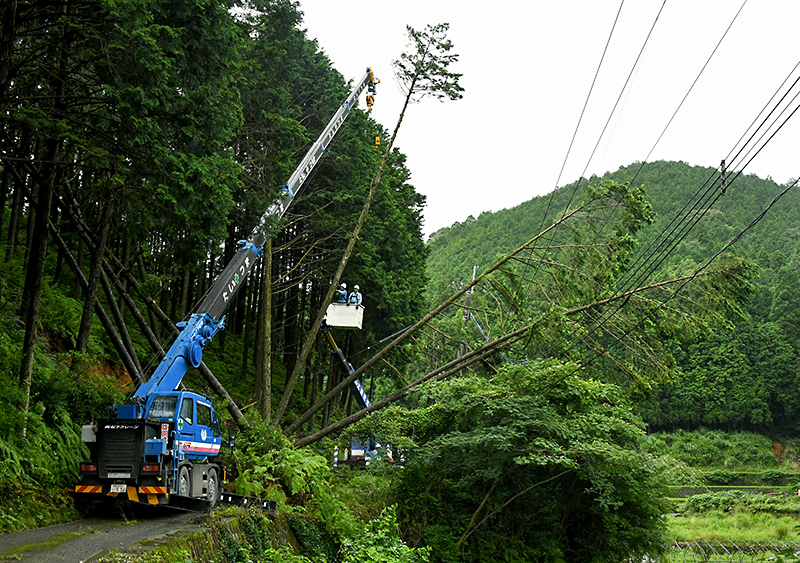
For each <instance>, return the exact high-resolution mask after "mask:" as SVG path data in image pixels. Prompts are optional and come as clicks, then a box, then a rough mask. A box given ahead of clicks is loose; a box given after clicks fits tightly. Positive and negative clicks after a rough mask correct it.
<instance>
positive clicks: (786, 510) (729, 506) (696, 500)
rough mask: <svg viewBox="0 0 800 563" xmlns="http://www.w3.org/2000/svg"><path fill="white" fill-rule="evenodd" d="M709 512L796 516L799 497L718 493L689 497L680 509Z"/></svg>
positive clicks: (791, 495) (691, 511)
mask: <svg viewBox="0 0 800 563" xmlns="http://www.w3.org/2000/svg"><path fill="white" fill-rule="evenodd" d="M711 511H719V512H731V511H736V512H751V513H756V512H765V513H769V514H796V513H797V512H799V511H800V497H798V496H797V495H796V494H794V492H792V493H789V494H776V495H760V494H749V493H746V492H743V491H739V490H731V491H719V492H714V493H703V494H699V495H694V496H691V497H689V498H688V499H686V501H685V503H684V504H683V506H682V507H681V512H683V513H686V514H707V513H709V512H711Z"/></svg>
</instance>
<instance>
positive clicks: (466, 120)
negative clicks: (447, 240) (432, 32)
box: [300, 0, 800, 237]
mask: <svg viewBox="0 0 800 563" xmlns="http://www.w3.org/2000/svg"><path fill="white" fill-rule="evenodd" d="M742 3H743V2H742V0H667V1H666V2H664V1H663V0H657V1H656V0H636V1H632V0H628V2H626V3H625V4H624V5H623V6H622V10H621V12H619V8H620V2H619V1H616V0H615V1H610V0H564V1H553V0H548V1H540V0H527V1H523V0H515V1H510V0H509V1H502V0H498V1H495V2H492V3H488V2H477V1H476V0H453V1H451V0H424V1H423V0H394V1H392V2H389V1H385V0H373V1H371V2H363V1H355V2H353V1H351V2H332V1H331V0H300V9H301V10H302V11H303V13H304V14H305V16H304V23H303V27H304V28H305V29H306V30H307V34H308V37H309V38H312V39H317V41H318V43H319V46H320V48H321V49H322V50H323V51H324V52H325V53H326V54H327V55H328V57H330V59H331V61H332V63H333V66H334V68H336V69H337V70H338V71H339V72H341V73H342V74H343V75H344V76H345V78H346V79H354V80H355V79H359V78H360V77H361V76H362V75H363V73H364V70H365V68H366V67H367V66H371V67H372V68H373V69H374V70H375V74H376V76H377V77H379V78H380V79H381V84H380V85H379V87H378V95H377V97H376V103H375V108H374V110H373V113H372V115H373V117H374V118H375V119H376V120H377V121H378V122H380V123H381V124H382V125H383V126H384V127H386V128H387V129H388V130H389V131H391V130H392V129H393V128H394V126H395V123H396V121H397V117H398V115H399V112H400V109H401V107H402V101H403V96H402V94H401V93H400V91H399V90H398V87H397V85H396V82H395V80H394V75H393V73H392V67H391V61H392V60H393V59H397V58H399V56H400V54H401V53H402V52H403V51H404V50H405V47H406V44H407V41H408V40H407V36H406V25H410V26H412V27H413V28H415V29H422V28H424V27H425V25H427V24H438V23H443V22H446V23H449V24H450V31H449V33H448V37H449V38H450V39H451V40H452V41H453V43H454V52H456V53H458V54H459V56H460V59H459V61H458V63H456V64H455V65H453V66H452V67H451V70H453V71H455V72H459V73H462V74H463V77H462V78H461V81H460V84H461V85H462V87H463V88H464V90H465V92H464V98H463V99H462V100H459V101H455V102H452V101H448V102H444V103H440V102H438V101H436V100H435V99H425V100H423V101H422V102H421V103H419V104H416V105H414V106H412V107H411V108H410V109H409V111H408V112H407V114H406V118H405V120H404V122H403V125H402V127H401V129H400V133H399V135H398V139H397V144H396V146H397V147H398V148H399V149H400V150H401V151H402V152H403V153H404V154H406V155H407V157H408V162H407V165H408V168H409V170H410V171H411V183H412V184H413V185H414V186H415V188H416V189H417V191H419V192H420V193H423V194H425V195H426V196H427V206H426V209H425V223H424V227H423V232H424V234H425V235H426V237H427V236H428V235H430V234H431V233H432V232H435V231H436V230H438V229H440V228H442V227H446V226H450V225H452V224H453V223H454V222H456V221H463V220H464V219H466V218H467V217H468V216H469V215H473V216H475V217H478V216H479V215H480V214H481V213H482V212H484V211H497V210H499V209H503V208H508V207H514V206H516V205H518V204H520V203H521V202H523V201H527V200H529V199H531V198H533V197H535V196H538V195H543V194H546V193H549V192H551V191H552V190H553V189H554V188H555V187H556V186H563V185H565V184H567V183H570V182H573V181H575V180H576V179H577V178H579V177H580V176H582V175H585V176H588V175H591V174H597V175H602V174H603V173H605V172H607V171H609V170H616V169H618V168H619V167H620V166H625V165H628V164H631V163H633V162H636V161H644V160H648V161H653V160H682V161H685V162H688V163H689V164H693V165H702V166H711V167H716V166H719V164H720V161H721V160H722V159H724V158H727V159H728V160H729V162H730V161H731V159H732V155H731V151H733V150H734V149H736V148H737V146H738V145H737V143H738V141H739V139H740V138H741V137H742V135H743V134H744V133H745V132H746V131H747V129H748V127H749V126H750V124H751V122H753V120H754V119H756V117H757V115H758V114H759V112H760V111H761V110H762V108H763V107H764V106H765V105H766V104H767V103H768V101H769V100H770V98H771V97H772V96H773V94H774V93H775V92H776V91H777V90H778V89H779V87H780V86H781V83H782V82H783V81H784V80H785V79H786V78H787V76H791V77H790V79H789V83H791V82H793V81H794V80H795V79H797V77H798V76H800V71H798V70H794V72H793V69H794V67H795V66H796V65H797V63H798V61H800V39H798V31H797V25H798V22H800V1H796V0H748V1H747V2H746V3H745V4H744V8H743V9H742V10H741V13H740V14H739V16H738V18H737V19H736V21H735V23H733V26H732V27H731V28H730V31H729V32H728V33H727V36H726V37H725V39H724V40H723V41H722V43H721V44H720V46H719V48H718V49H717V51H716V53H715V54H714V56H713V57H712V58H711V60H710V62H709V63H708V66H707V67H706V68H705V70H704V71H703V73H702V75H701V76H700V78H699V80H698V81H697V83H696V85H695V86H694V88H693V90H692V91H691V93H690V94H689V96H688V98H687V99H686V101H685V102H684V104H683V106H682V108H681V109H680V111H679V112H678V113H677V115H676V116H675V118H674V120H673V121H672V123H671V125H670V126H669V127H668V128H667V129H666V133H665V134H664V135H663V137H662V138H661V140H660V141H658V138H659V136H660V135H661V134H662V132H663V131H664V129H665V127H666V126H667V124H668V122H669V121H670V118H671V117H672V115H673V114H674V113H675V111H676V109H677V108H678V106H679V105H680V104H681V100H682V99H683V98H684V96H686V94H687V92H689V89H690V87H691V86H692V83H693V82H694V81H695V79H696V78H697V77H698V74H699V73H700V71H701V69H703V66H704V65H705V64H706V62H707V61H708V59H709V57H710V56H711V53H712V51H714V49H715V47H716V46H717V44H718V43H719V41H720V39H721V38H722V36H723V34H724V33H725V31H726V29H727V28H728V27H729V26H730V24H731V22H732V21H733V19H734V17H735V16H736V14H737V12H738V11H739V9H740V8H741V7H742ZM662 5H663V6H664V7H663V10H662V11H661V15H660V16H659V18H658V21H657V23H656V25H655V28H654V29H653V32H652V35H651V37H650V40H649V42H648V44H647V48H646V49H645V51H644V53H643V54H642V56H641V59H640V61H639V64H638V65H637V66H636V69H635V71H634V72H633V74H632V76H631V79H630V82H629V84H628V86H627V88H626V89H625V90H624V92H623V86H624V84H625V81H626V79H627V78H628V76H629V74H630V73H631V70H632V68H633V66H634V62H635V61H636V58H637V56H638V55H639V52H640V50H641V48H642V46H643V44H644V42H645V39H646V37H647V35H648V33H649V32H650V29H651V27H652V26H653V23H654V21H655V20H656V16H657V14H658V13H659V10H661V8H662ZM618 12H619V19H618V21H617V24H616V28H615V29H614V32H613V36H611V42H610V44H609V46H608V51H607V52H606V54H605V58H604V60H603V63H602V67H601V68H600V73H599V75H598V78H597V81H596V83H595V85H594V88H593V91H592V94H591V97H590V98H589V103H588V106H587V107H586V110H585V113H584V116H583V118H582V121H581V124H580V128H579V129H578V132H577V136H576V138H575V141H574V143H573V145H572V149H571V150H570V148H569V147H570V143H571V139H572V137H573V134H574V132H575V130H576V127H577V126H578V121H579V119H581V113H582V111H583V107H584V104H585V102H586V100H587V96H588V95H589V90H590V88H591V86H592V81H593V79H594V76H595V73H596V71H597V69H598V65H599V64H600V59H601V56H602V55H603V51H604V49H605V46H606V43H607V41H608V39H609V36H610V34H611V30H612V27H613V26H614V21H615V19H616V17H617V13H618ZM787 88H788V86H786V87H784V91H785V90H786V89H787ZM621 92H622V96H621V98H620V93H621ZM618 98H619V100H620V101H619V104H618V106H617V109H616V111H615V112H614V113H613V114H612V109H613V108H614V105H615V103H616V102H617V99H618ZM362 104H363V101H362ZM362 107H363V105H362ZM795 107H797V102H795V103H794V104H793V105H792V106H791V108H792V109H793V108H795ZM790 111H791V110H790ZM609 117H610V121H609ZM606 122H608V127H607V129H606V132H605V134H604V135H603V136H602V137H601V132H602V131H603V128H604V126H605V125H606ZM657 141H658V143H657ZM598 142H599V144H598ZM656 143H657V144H656ZM595 146H597V149H596V150H595ZM654 146H655V150H653V151H652V154H650V152H651V150H652V149H653V147H654ZM799 149H800V112H798V115H796V116H795V117H794V118H793V119H790V120H789V122H788V123H787V125H786V126H785V127H784V128H783V129H782V130H781V131H780V132H779V133H777V135H776V136H775V137H774V138H773V139H772V140H771V141H770V142H769V143H768V144H767V146H766V148H764V150H763V151H761V153H760V154H759V155H758V156H757V157H756V158H755V160H753V162H752V163H750V164H749V165H748V166H747V168H746V169H745V172H746V173H751V174H757V175H758V176H760V177H762V178H763V177H767V176H771V177H772V178H773V179H774V180H775V181H776V182H779V183H784V182H786V181H787V180H789V178H794V177H798V176H800V159H798V158H797V157H798V150H799ZM568 151H569V158H568V159H567V161H566V165H565V166H564V168H563V172H562V165H564V162H565V158H567V154H568ZM593 151H594V156H592V153H593ZM648 154H650V156H649V157H648ZM740 160H741V158H740Z"/></svg>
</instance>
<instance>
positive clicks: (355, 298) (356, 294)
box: [347, 285, 361, 305]
mask: <svg viewBox="0 0 800 563" xmlns="http://www.w3.org/2000/svg"><path fill="white" fill-rule="evenodd" d="M359 289H361V288H360V287H358V286H357V285H356V286H354V287H353V291H351V292H350V296H349V297H348V298H347V304H348V305H361V292H360V291H359Z"/></svg>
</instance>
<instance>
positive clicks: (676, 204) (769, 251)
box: [427, 161, 800, 316]
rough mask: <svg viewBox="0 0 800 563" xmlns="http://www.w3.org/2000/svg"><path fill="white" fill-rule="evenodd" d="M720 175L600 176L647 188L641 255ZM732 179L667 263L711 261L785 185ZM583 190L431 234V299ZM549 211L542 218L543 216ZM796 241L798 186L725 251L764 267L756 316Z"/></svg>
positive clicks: (659, 170)
mask: <svg viewBox="0 0 800 563" xmlns="http://www.w3.org/2000/svg"><path fill="white" fill-rule="evenodd" d="M718 174H719V172H718V171H717V170H715V169H714V168H708V167H700V166H691V165H689V164H687V163H685V162H676V161H658V162H652V163H646V164H644V165H641V164H639V163H634V164H631V165H629V166H624V167H620V168H619V170H617V171H615V172H610V173H608V174H606V175H605V176H603V178H609V179H612V180H615V181H617V182H621V183H622V182H631V181H632V182H631V183H634V184H637V185H643V186H644V188H645V191H646V193H647V197H648V199H649V201H650V203H651V204H652V206H653V209H654V211H655V212H656V214H657V218H656V221H655V222H654V223H653V224H652V225H651V226H649V227H648V228H646V229H645V230H644V231H643V232H642V233H641V236H640V237H639V248H638V251H639V252H641V251H642V250H643V249H645V248H647V245H648V244H649V243H650V241H652V240H654V239H655V238H656V237H657V236H659V234H660V233H661V232H662V231H663V230H664V228H665V227H666V226H667V225H669V223H670V221H671V220H672V219H673V218H674V217H675V216H676V214H678V213H679V212H681V209H682V208H683V207H684V205H685V204H686V202H687V201H689V200H690V199H691V198H692V196H693V195H694V194H695V193H696V192H697V191H698V190H700V189H704V186H707V185H708V184H707V183H706V182H707V181H710V180H713V179H714V178H715V177H716V176H717V175H718ZM600 179H601V178H598V177H593V178H590V179H589V180H588V182H589V183H594V182H597V181H599V180H600ZM729 179H730V180H729V182H730V185H729V187H728V188H727V191H726V194H725V195H723V196H722V197H720V198H719V200H718V201H717V202H716V203H715V204H714V205H713V206H712V208H711V209H710V210H709V211H708V212H707V213H706V214H705V215H704V216H703V217H702V219H701V220H700V221H699V222H698V224H697V225H696V226H695V227H694V228H693V229H692V230H691V231H690V232H689V233H688V236H686V237H685V238H684V239H683V240H682V242H681V243H680V245H679V246H678V248H677V249H676V251H675V252H673V253H672V254H670V256H669V258H668V260H667V262H668V263H675V262H676V261H680V260H684V259H691V260H693V261H695V262H702V261H704V260H707V259H709V258H710V257H711V256H713V255H714V254H715V253H716V252H718V251H719V250H720V249H721V248H722V247H723V246H724V245H725V244H726V243H727V242H728V241H730V240H731V239H732V238H733V237H734V236H735V235H737V234H738V233H740V232H741V231H742V230H743V229H745V227H747V225H749V224H750V223H751V221H753V220H754V219H755V218H756V217H757V216H758V215H759V214H760V213H761V212H762V211H763V210H764V209H766V208H767V207H768V206H769V204H770V202H772V200H773V199H774V198H775V197H776V195H777V194H779V193H780V192H781V191H783V190H784V189H785V186H781V185H779V184H777V183H775V182H774V181H772V180H771V179H762V178H758V177H757V176H755V175H746V174H742V175H739V176H738V177H736V173H735V172H729ZM576 184H578V189H577V191H576V190H575V188H576ZM586 185H587V180H586V179H582V180H581V181H579V182H576V183H573V184H570V185H567V186H564V187H562V188H559V189H557V190H556V191H555V192H554V193H552V194H547V195H544V196H539V197H535V198H533V199H531V200H529V201H526V202H524V203H522V204H520V205H518V206H516V207H513V208H510V209H503V210H501V211H497V212H486V213H482V214H481V215H480V216H479V217H478V218H474V217H472V216H470V217H468V218H467V219H466V220H465V221H463V222H461V223H455V224H453V225H452V226H450V227H446V228H443V229H440V230H438V231H436V232H435V233H433V234H432V235H431V237H430V239H429V241H428V248H429V251H430V254H429V257H428V261H427V273H428V276H429V280H430V281H429V284H428V294H429V295H434V294H439V293H441V292H443V291H446V287H447V286H451V285H453V284H456V285H458V284H459V283H462V282H466V281H468V280H469V279H470V278H471V276H472V270H473V266H474V265H477V268H478V273H480V272H481V271H483V269H484V268H486V267H487V266H488V265H490V264H491V263H492V262H493V261H494V260H496V259H497V257H499V256H501V255H503V254H505V253H508V252H509V251H511V250H513V249H515V248H517V247H518V246H520V245H521V244H523V243H524V242H526V241H528V240H530V239H531V238H533V237H534V236H535V235H536V234H537V233H539V232H541V230H542V228H546V227H547V226H549V225H551V224H552V223H553V221H554V220H555V219H556V218H557V217H559V216H560V215H561V214H563V213H564V211H565V210H566V208H567V206H568V203H569V202H570V201H571V200H573V197H574V199H575V200H580V198H581V197H582V189H583V188H585V186H586ZM548 208H549V211H547V216H546V217H544V218H543V216H544V215H545V210H547V209H548ZM684 213H685V211H684ZM798 241H800V188H793V189H791V190H789V191H788V192H787V193H786V195H785V196H783V197H782V198H781V199H780V201H778V202H777V203H776V204H775V205H774V206H773V207H772V209H770V211H769V212H768V213H767V214H766V215H765V216H764V218H763V219H762V220H761V221H760V222H759V223H758V224H757V225H756V226H754V227H753V228H752V229H750V230H748V231H747V232H746V233H745V235H744V236H743V237H742V238H741V240H739V241H738V242H737V243H736V244H735V245H734V246H733V247H732V248H731V249H730V252H732V253H735V254H737V255H741V256H744V257H745V258H748V259H750V260H752V261H754V262H756V263H757V264H758V265H759V266H760V267H761V269H762V275H761V277H760V279H759V280H758V282H757V283H758V285H759V287H760V289H761V295H760V297H759V301H760V302H759V303H754V305H753V313H755V314H756V315H757V316H762V315H765V314H766V313H767V312H768V308H769V303H770V302H771V291H770V284H771V280H772V279H773V277H774V274H775V272H776V271H777V269H778V268H780V267H781V266H784V265H786V264H787V263H788V262H789V260H790V259H791V257H792V256H793V255H794V254H795V253H796V251H797V245H798ZM765 308H767V310H766V311H765V310H764V309H765Z"/></svg>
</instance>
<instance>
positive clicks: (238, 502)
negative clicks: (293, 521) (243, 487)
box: [218, 493, 278, 516]
mask: <svg viewBox="0 0 800 563" xmlns="http://www.w3.org/2000/svg"><path fill="white" fill-rule="evenodd" d="M218 502H219V504H230V505H233V506H243V507H245V508H247V507H251V506H252V507H255V508H260V509H261V510H266V511H267V512H269V513H270V514H271V515H272V516H276V515H277V514H278V501H276V500H262V499H260V498H258V497H246V496H243V495H236V494H233V493H222V494H221V495H220V496H219V501H218Z"/></svg>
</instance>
